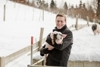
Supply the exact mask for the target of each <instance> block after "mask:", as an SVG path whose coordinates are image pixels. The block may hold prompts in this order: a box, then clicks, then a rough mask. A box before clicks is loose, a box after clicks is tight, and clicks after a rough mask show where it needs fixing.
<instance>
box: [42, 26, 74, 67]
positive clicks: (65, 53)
mask: <svg viewBox="0 0 100 67" xmlns="http://www.w3.org/2000/svg"><path fill="white" fill-rule="evenodd" d="M53 31H59V32H61V33H63V34H66V35H67V36H66V37H65V38H64V39H63V44H62V45H58V44H56V43H55V44H54V45H52V41H51V38H50V34H49V35H48V36H47V40H46V42H47V43H48V44H50V45H52V46H53V47H54V49H53V50H51V51H47V49H46V50H45V49H44V50H42V51H41V52H43V51H44V53H45V51H46V52H48V57H47V62H46V65H47V66H66V67H67V62H68V59H69V56H70V52H71V48H72V44H73V34H72V32H71V31H70V30H69V29H68V28H67V26H66V25H65V26H64V27H63V28H62V29H57V28H56V27H55V29H54V30H53Z"/></svg>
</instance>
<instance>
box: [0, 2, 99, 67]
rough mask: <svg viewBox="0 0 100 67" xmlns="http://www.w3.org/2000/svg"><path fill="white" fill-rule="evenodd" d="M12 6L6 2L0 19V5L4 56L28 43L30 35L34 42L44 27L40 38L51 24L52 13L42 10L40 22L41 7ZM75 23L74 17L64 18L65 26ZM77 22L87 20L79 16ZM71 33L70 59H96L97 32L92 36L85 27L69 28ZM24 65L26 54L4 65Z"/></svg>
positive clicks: (0, 42) (27, 61)
mask: <svg viewBox="0 0 100 67" xmlns="http://www.w3.org/2000/svg"><path fill="white" fill-rule="evenodd" d="M14 5H15V4H14V3H12V2H7V5H6V7H7V8H6V21H3V7H2V6H0V56H7V55H9V54H12V53H13V52H16V51H18V50H20V49H22V48H24V47H26V46H29V45H30V38H31V36H34V38H35V42H36V41H38V40H39V35H40V34H39V33H40V28H41V27H43V28H44V34H43V37H46V36H47V34H48V33H50V32H51V31H52V29H53V28H54V27H55V20H54V19H55V14H52V13H50V12H46V11H45V12H44V14H45V15H44V19H45V20H44V21H43V20H42V18H43V14H42V10H39V9H36V8H34V9H33V8H31V7H28V6H25V5H20V4H17V3H16V5H15V7H14ZM33 10H34V11H33ZM22 11H23V12H22ZM33 13H34V14H33ZM75 22H76V20H75V18H70V17H67V24H68V27H70V26H71V25H72V24H75ZM78 23H79V24H87V21H85V20H82V19H79V20H78ZM73 36H74V43H73V46H72V52H71V56H70V60H72V61H75V60H80V61H84V60H87V61H100V58H99V57H100V41H99V40H100V34H99V35H96V36H94V35H93V32H92V30H91V26H89V27H88V26H87V27H85V28H83V29H80V30H78V31H73ZM28 64H30V56H29V55H27V54H26V55H24V56H22V57H20V58H18V59H16V60H14V61H12V62H10V63H9V64H7V65H6V67H27V65H28Z"/></svg>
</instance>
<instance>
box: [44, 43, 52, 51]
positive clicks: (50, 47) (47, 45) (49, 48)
mask: <svg viewBox="0 0 100 67" xmlns="http://www.w3.org/2000/svg"><path fill="white" fill-rule="evenodd" d="M46 48H48V50H52V49H54V47H53V46H51V45H49V44H48V43H47V44H46Z"/></svg>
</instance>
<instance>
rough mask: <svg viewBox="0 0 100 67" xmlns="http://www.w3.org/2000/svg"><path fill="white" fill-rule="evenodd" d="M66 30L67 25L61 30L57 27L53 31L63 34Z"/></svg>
mask: <svg viewBox="0 0 100 67" xmlns="http://www.w3.org/2000/svg"><path fill="white" fill-rule="evenodd" d="M66 28H67V25H65V26H63V27H62V28H61V29H58V28H57V27H55V29H54V30H53V31H60V32H62V31H63V30H65V29H66Z"/></svg>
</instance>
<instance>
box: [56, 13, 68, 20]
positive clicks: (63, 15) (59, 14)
mask: <svg viewBox="0 0 100 67" xmlns="http://www.w3.org/2000/svg"><path fill="white" fill-rule="evenodd" d="M58 16H59V17H64V18H65V21H66V16H65V14H63V13H58V14H57V15H56V18H57V17H58Z"/></svg>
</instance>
